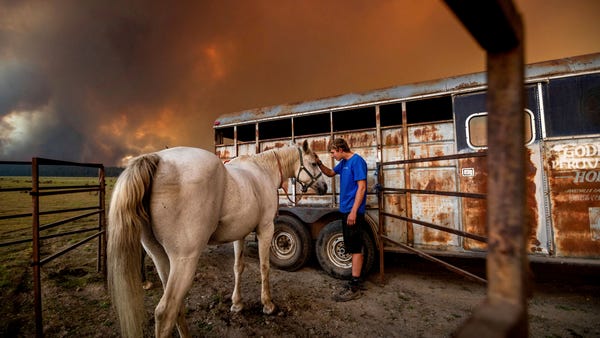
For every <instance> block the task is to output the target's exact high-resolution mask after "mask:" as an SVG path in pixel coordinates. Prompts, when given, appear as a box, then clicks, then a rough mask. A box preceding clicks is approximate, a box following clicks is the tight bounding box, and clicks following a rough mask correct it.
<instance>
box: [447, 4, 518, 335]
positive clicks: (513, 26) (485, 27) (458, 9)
mask: <svg viewBox="0 0 600 338" xmlns="http://www.w3.org/2000/svg"><path fill="white" fill-rule="evenodd" d="M446 4H448V6H449V7H450V8H451V9H452V10H453V11H454V13H455V14H456V15H457V16H458V18H459V19H460V20H461V22H462V23H463V24H464V25H465V27H466V28H467V29H468V30H469V31H470V32H471V34H472V35H473V37H474V38H475V39H476V40H477V42H478V43H479V44H480V45H481V46H482V47H483V48H484V49H485V50H486V51H487V74H488V91H487V95H488V96H487V110H488V126H487V132H488V133H487V141H488V142H487V144H488V158H487V161H488V191H487V193H488V198H487V225H488V254H487V277H488V289H487V299H486V300H485V302H484V303H483V304H482V305H481V306H480V307H479V308H478V309H476V311H475V312H474V313H473V315H472V317H471V318H470V319H469V320H468V321H467V322H466V323H465V324H464V325H463V326H462V327H461V328H460V329H459V330H458V332H457V334H456V335H457V336H458V337H527V335H528V329H527V302H526V297H527V285H528V283H527V282H526V281H527V275H528V271H529V270H528V266H527V255H526V249H525V248H526V246H525V244H526V243H525V240H526V234H527V231H528V229H527V227H528V225H527V223H526V217H525V213H526V211H525V210H526V209H525V202H526V201H525V146H524V139H525V136H524V119H523V111H524V83H523V82H524V57H523V23H522V21H521V16H520V15H519V13H518V12H517V10H516V8H515V6H514V4H513V3H512V1H510V0H495V1H491V0H490V1H468V2H466V1H460V0H446Z"/></svg>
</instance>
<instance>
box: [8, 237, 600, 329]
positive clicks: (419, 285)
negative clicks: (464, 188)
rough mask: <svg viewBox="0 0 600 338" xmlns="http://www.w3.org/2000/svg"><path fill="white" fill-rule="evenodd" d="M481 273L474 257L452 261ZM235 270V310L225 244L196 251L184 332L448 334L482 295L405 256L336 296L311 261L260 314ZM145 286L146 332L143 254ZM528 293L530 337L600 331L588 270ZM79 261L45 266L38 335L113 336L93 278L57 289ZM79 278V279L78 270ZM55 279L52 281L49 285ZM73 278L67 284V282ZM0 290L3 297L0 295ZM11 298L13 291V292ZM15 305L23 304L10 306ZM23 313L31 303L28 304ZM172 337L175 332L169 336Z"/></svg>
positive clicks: (561, 275) (543, 279)
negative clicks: (354, 295)
mask: <svg viewBox="0 0 600 338" xmlns="http://www.w3.org/2000/svg"><path fill="white" fill-rule="evenodd" d="M457 262H458V263H459V264H461V265H462V266H463V267H464V268H465V269H468V270H469V271H470V272H473V273H476V274H478V275H480V276H483V272H484V263H483V261H480V260H476V261H474V260H467V261H464V260H460V261H457ZM246 263H247V266H246V271H245V272H244V274H243V282H242V284H243V297H244V300H245V306H246V307H245V309H244V310H243V311H242V312H240V313H237V314H233V313H231V312H230V311H229V308H230V306H231V300H230V299H229V297H230V294H231V291H232V288H233V272H232V271H233V270H232V269H233V268H232V264H233V248H232V246H231V245H222V246H213V247H209V248H208V249H207V250H206V252H205V254H204V255H203V256H202V258H201V261H200V264H199V267H198V271H197V273H196V277H195V282H194V285H193V288H192V290H191V292H190V294H189V296H188V297H187V299H186V307H187V313H186V317H187V320H188V324H189V326H190V329H191V332H192V334H193V336H194V337H248V336H256V337H281V336H283V337H449V336H451V335H452V333H453V332H454V331H455V330H456V329H457V328H458V327H459V326H460V325H461V324H462V323H463V322H464V321H465V320H466V319H467V318H468V317H469V316H470V314H471V313H472V311H473V309H474V308H475V307H477V306H478V305H479V304H480V303H481V302H482V301H483V300H484V298H485V292H486V289H485V286H484V285H482V284H480V283H477V282H472V281H470V280H467V279H465V278H463V277H461V276H459V275H456V274H455V273H452V272H450V271H448V270H446V269H444V268H442V267H439V266H438V265H435V264H433V263H429V262H427V261H424V260H422V259H420V258H418V257H415V256H410V255H400V254H389V255H386V263H387V264H386V270H385V277H386V279H385V283H383V284H382V283H380V282H379V278H378V277H379V274H378V273H377V272H375V273H372V274H371V275H370V276H369V277H368V279H367V281H366V287H367V288H368V289H367V290H366V291H364V294H363V296H362V297H361V298H360V299H358V300H354V301H351V302H347V303H336V302H335V301H333V300H332V298H331V297H332V295H333V294H334V293H336V292H338V290H340V288H341V286H342V285H343V282H342V281H340V280H336V279H333V278H331V277H329V276H328V275H326V274H325V273H324V272H322V271H321V270H320V269H319V268H318V266H317V263H314V262H313V263H311V264H309V266H307V267H305V268H302V269H301V270H300V271H297V272H285V271H280V270H276V269H272V270H271V272H272V273H271V282H272V292H273V300H274V302H275V304H276V305H277V307H278V308H277V310H276V311H275V313H274V314H273V315H263V314H262V312H261V311H262V305H261V304H260V299H259V298H260V280H259V271H258V258H257V252H256V248H255V247H253V246H249V248H248V250H247V251H246ZM147 266H148V269H149V272H148V278H149V279H150V280H151V281H153V282H154V287H153V288H152V289H150V290H148V291H146V293H147V297H146V312H147V314H148V320H147V330H148V332H153V324H154V323H153V317H152V313H153V309H154V307H155V306H156V304H157V302H158V300H159V298H160V296H161V295H162V290H161V288H160V286H159V285H160V282H159V281H158V279H157V276H156V274H155V272H154V269H153V266H152V264H151V262H150V261H148V263H147ZM532 268H533V273H534V284H533V297H532V298H531V300H530V301H529V331H530V336H531V337H600V324H599V323H600V283H598V281H600V278H599V277H600V273H599V270H598V269H590V268H585V269H582V268H572V267H564V266H556V265H554V266H538V265H534V266H532ZM86 269H87V268H73V267H55V268H49V269H47V270H51V271H55V272H51V273H45V276H44V277H45V280H46V281H45V286H44V290H43V297H44V326H45V329H44V331H45V332H44V333H45V336H46V337H74V336H78V337H117V336H118V325H117V323H116V320H115V316H114V313H113V311H112V308H111V306H110V302H109V299H108V296H107V295H106V291H105V289H104V286H103V283H102V280H101V279H100V278H96V277H93V278H91V279H90V278H88V281H90V280H91V282H87V283H85V285H81V286H71V287H65V285H70V284H69V283H65V281H67V280H68V279H70V278H72V279H74V280H75V279H78V278H79V279H80V278H82V277H85V275H87V274H95V272H87V271H86ZM88 277H89V276H88ZM58 281H60V283H58ZM74 285H76V284H74ZM5 296H6V295H3V298H4V297H5ZM11 297H12V298H13V299H12V301H13V304H14V306H15V309H14V311H17V312H18V311H23V310H24V309H26V308H27V307H28V306H30V305H31V299H26V298H27V297H28V296H26V295H21V296H18V295H12V296H11ZM18 297H21V298H18ZM19 304H21V305H23V306H20V305H19ZM31 311H32V310H31ZM32 317H33V315H32V313H31V312H30V313H28V314H26V315H25V317H22V316H21V317H19V316H17V315H16V314H13V315H12V316H9V318H5V319H3V321H4V320H6V321H7V322H5V323H4V324H3V325H2V329H3V331H4V332H1V333H2V337H15V336H18V337H29V336H33V335H34V333H35V329H34V325H33V319H32ZM174 336H177V334H176V333H175V334H174Z"/></svg>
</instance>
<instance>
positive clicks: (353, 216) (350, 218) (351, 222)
mask: <svg viewBox="0 0 600 338" xmlns="http://www.w3.org/2000/svg"><path fill="white" fill-rule="evenodd" d="M346 224H347V225H354V224H356V212H350V213H349V214H348V218H347V219H346Z"/></svg>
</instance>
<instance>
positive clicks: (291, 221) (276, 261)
mask: <svg viewBox="0 0 600 338" xmlns="http://www.w3.org/2000/svg"><path fill="white" fill-rule="evenodd" d="M274 223H275V232H274V233H273V239H272V240H271V254H270V261H271V264H272V265H273V266H274V267H276V268H278V269H281V270H286V271H296V270H298V269H300V268H301V267H302V266H304V264H305V263H306V262H307V261H308V259H309V258H310V256H311V255H312V240H311V237H310V232H309V231H308V228H307V227H306V226H305V225H304V224H302V222H300V221H299V220H297V219H296V218H294V217H292V216H287V215H281V216H277V217H276V218H275V222H274Z"/></svg>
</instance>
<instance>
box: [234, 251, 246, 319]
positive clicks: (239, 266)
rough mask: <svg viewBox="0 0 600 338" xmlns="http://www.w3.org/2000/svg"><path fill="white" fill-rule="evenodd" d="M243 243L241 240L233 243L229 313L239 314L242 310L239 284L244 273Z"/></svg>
mask: <svg viewBox="0 0 600 338" xmlns="http://www.w3.org/2000/svg"><path fill="white" fill-rule="evenodd" d="M245 244H246V243H245V242H244V240H243V239H241V240H237V241H235V242H233V252H234V256H235V261H234V263H233V275H234V279H235V284H234V286H233V294H232V295H231V302H232V303H233V304H232V305H231V312H240V311H242V309H243V308H244V304H243V303H242V294H241V292H240V283H241V278H242V272H244V267H245V266H244V247H245Z"/></svg>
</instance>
